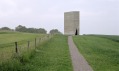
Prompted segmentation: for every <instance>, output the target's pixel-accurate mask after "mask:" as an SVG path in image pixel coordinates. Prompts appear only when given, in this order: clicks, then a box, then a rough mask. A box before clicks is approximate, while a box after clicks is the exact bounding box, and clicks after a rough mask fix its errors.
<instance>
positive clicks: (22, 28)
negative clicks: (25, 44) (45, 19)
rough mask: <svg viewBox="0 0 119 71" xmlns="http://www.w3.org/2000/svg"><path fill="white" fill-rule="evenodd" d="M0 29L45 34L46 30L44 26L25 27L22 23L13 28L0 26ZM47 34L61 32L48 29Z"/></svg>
mask: <svg viewBox="0 0 119 71" xmlns="http://www.w3.org/2000/svg"><path fill="white" fill-rule="evenodd" d="M0 30H8V31H17V32H26V33H39V34H47V31H46V30H45V29H44V28H27V27H25V26H22V25H18V26H17V27H16V28H15V29H11V28H9V27H2V28H0ZM49 34H62V33H61V32H60V31H59V30H58V29H52V30H50V32H49Z"/></svg>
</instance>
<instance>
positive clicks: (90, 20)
mask: <svg viewBox="0 0 119 71" xmlns="http://www.w3.org/2000/svg"><path fill="white" fill-rule="evenodd" d="M69 11H80V34H106V35H119V0H0V27H5V26H6V27H9V28H12V29H15V27H16V26H18V25H23V26H26V27H27V28H31V27H34V28H44V29H46V30H47V31H48V32H49V31H50V30H51V29H58V30H59V31H61V32H62V33H64V12H69Z"/></svg>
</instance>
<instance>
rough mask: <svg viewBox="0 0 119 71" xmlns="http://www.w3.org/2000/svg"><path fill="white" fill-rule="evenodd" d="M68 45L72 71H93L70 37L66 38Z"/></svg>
mask: <svg viewBox="0 0 119 71" xmlns="http://www.w3.org/2000/svg"><path fill="white" fill-rule="evenodd" d="M68 45H69V49H70V54H71V59H72V65H73V69H74V71H93V69H92V68H91V67H90V65H89V64H88V62H87V61H86V60H85V58H84V57H83V56H82V55H81V54H80V53H79V51H78V49H77V47H76V45H75V44H74V42H73V40H72V36H69V37H68Z"/></svg>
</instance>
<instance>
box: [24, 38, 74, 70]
mask: <svg viewBox="0 0 119 71" xmlns="http://www.w3.org/2000/svg"><path fill="white" fill-rule="evenodd" d="M37 48H38V49H37V50H36V54H35V55H34V56H33V57H32V59H31V61H30V63H28V64H27V65H26V66H25V67H27V68H29V70H30V71H72V64H71V59H70V54H69V48H68V44H67V37H66V36H55V37H54V38H52V39H51V40H49V41H48V42H47V43H45V44H43V45H41V46H39V47H37Z"/></svg>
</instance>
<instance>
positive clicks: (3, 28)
mask: <svg viewBox="0 0 119 71" xmlns="http://www.w3.org/2000/svg"><path fill="white" fill-rule="evenodd" d="M1 30H11V29H10V28H9V27H2V28H1Z"/></svg>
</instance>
